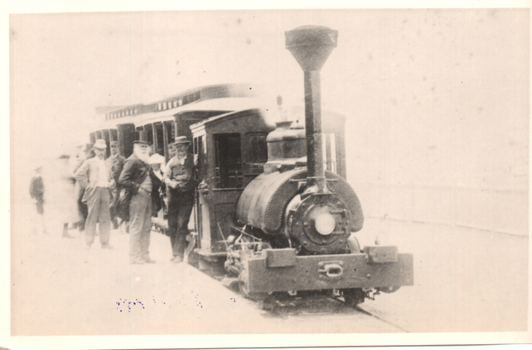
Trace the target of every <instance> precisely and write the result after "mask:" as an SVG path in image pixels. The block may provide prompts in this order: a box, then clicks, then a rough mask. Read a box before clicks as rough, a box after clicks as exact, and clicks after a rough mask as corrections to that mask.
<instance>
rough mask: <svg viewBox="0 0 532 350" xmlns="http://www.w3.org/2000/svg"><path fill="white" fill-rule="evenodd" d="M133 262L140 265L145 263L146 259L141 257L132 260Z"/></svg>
mask: <svg viewBox="0 0 532 350" xmlns="http://www.w3.org/2000/svg"><path fill="white" fill-rule="evenodd" d="M131 263H132V264H138V265H142V264H145V262H144V260H140V259H134V260H132V261H131Z"/></svg>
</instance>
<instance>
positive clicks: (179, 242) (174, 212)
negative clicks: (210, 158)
mask: <svg viewBox="0 0 532 350" xmlns="http://www.w3.org/2000/svg"><path fill="white" fill-rule="evenodd" d="M189 146H190V141H188V140H187V138H186V136H179V137H177V138H176V141H175V143H174V147H175V149H176V155H175V157H173V158H172V159H170V161H169V162H168V164H167V169H166V173H165V178H164V179H165V183H166V185H167V188H168V192H167V193H168V233H169V236H170V243H171V244H172V253H173V256H174V257H173V259H172V261H173V262H174V263H180V262H182V261H183V256H184V252H185V244H186V236H187V234H188V233H189V231H188V222H189V220H190V214H191V213H192V207H193V205H194V188H195V186H196V179H195V164H194V159H193V156H192V155H191V154H189V153H188V149H189Z"/></svg>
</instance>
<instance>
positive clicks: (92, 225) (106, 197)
mask: <svg viewBox="0 0 532 350" xmlns="http://www.w3.org/2000/svg"><path fill="white" fill-rule="evenodd" d="M110 200H111V194H110V193H109V189H108V188H103V187H97V188H96V190H95V191H94V194H93V195H92V196H91V197H90V198H89V199H88V200H87V207H88V208H89V215H88V216H87V221H86V223H85V242H86V243H87V244H89V245H90V244H92V243H93V242H94V235H95V233H96V224H98V227H99V228H100V243H101V244H102V245H106V244H108V243H109V234H110V231H111V218H110V215H109V201H110Z"/></svg>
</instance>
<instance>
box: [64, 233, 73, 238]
mask: <svg viewBox="0 0 532 350" xmlns="http://www.w3.org/2000/svg"><path fill="white" fill-rule="evenodd" d="M63 238H74V236H71V235H69V234H68V233H63Z"/></svg>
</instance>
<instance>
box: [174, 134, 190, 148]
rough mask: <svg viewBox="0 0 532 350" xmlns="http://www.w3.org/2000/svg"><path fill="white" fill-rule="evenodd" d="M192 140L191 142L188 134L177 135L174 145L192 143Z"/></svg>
mask: <svg viewBox="0 0 532 350" xmlns="http://www.w3.org/2000/svg"><path fill="white" fill-rule="evenodd" d="M191 143H192V142H190V141H189V140H188V138H187V137H186V136H178V137H176V139H175V141H174V143H173V145H174V146H179V145H190V144H191Z"/></svg>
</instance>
